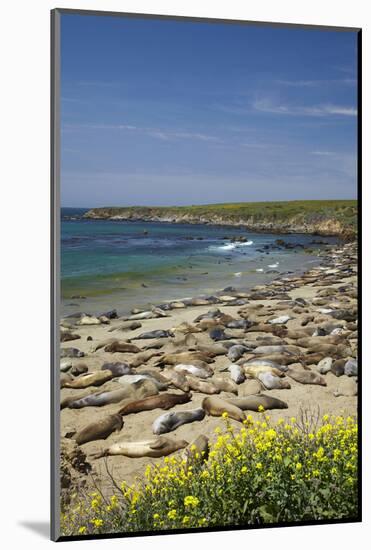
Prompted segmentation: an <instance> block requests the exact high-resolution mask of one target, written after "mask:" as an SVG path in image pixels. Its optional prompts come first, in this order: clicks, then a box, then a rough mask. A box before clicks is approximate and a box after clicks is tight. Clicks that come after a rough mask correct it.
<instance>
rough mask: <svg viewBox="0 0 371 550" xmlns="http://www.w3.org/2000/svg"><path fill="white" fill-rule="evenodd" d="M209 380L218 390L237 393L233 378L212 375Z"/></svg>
mask: <svg viewBox="0 0 371 550" xmlns="http://www.w3.org/2000/svg"><path fill="white" fill-rule="evenodd" d="M211 382H212V384H213V385H214V386H215V387H216V388H217V389H218V390H219V391H226V392H230V393H235V394H237V393H238V388H237V384H236V383H235V382H233V380H231V379H230V378H224V377H222V376H214V377H213V378H212V380H211Z"/></svg>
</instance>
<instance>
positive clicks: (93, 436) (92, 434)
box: [73, 414, 124, 445]
mask: <svg viewBox="0 0 371 550" xmlns="http://www.w3.org/2000/svg"><path fill="white" fill-rule="evenodd" d="M123 424H124V421H123V420H122V416H121V415H119V414H111V415H109V416H106V417H105V418H103V419H102V420H97V421H96V422H92V423H91V424H89V425H88V426H86V427H85V428H83V429H82V430H80V431H79V432H78V433H77V434H76V435H75V436H74V437H73V439H74V440H75V441H76V443H77V444H78V445H83V444H84V443H88V442H89V441H95V440H97V439H106V438H107V437H108V436H109V435H111V433H112V432H115V431H117V432H118V431H120V430H121V428H122V426H123Z"/></svg>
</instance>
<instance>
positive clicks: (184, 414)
mask: <svg viewBox="0 0 371 550" xmlns="http://www.w3.org/2000/svg"><path fill="white" fill-rule="evenodd" d="M204 418H205V411H204V409H203V408H198V409H192V410H189V411H178V412H175V411H171V412H169V413H165V414H162V415H161V416H159V417H158V418H156V420H155V421H154V422H153V425H152V431H153V433H154V434H156V435H160V434H164V433H168V432H172V431H174V430H176V429H177V428H179V426H182V425H183V424H188V423H189V422H195V421H196V420H203V419H204Z"/></svg>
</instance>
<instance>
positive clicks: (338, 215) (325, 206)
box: [87, 200, 357, 236]
mask: <svg viewBox="0 0 371 550" xmlns="http://www.w3.org/2000/svg"><path fill="white" fill-rule="evenodd" d="M111 216H125V217H133V218H140V217H146V218H151V217H156V216H157V217H172V216H174V217H175V218H177V219H179V218H182V219H183V221H193V222H195V221H197V219H198V218H202V221H203V222H205V221H209V222H210V223H226V224H229V223H231V224H243V223H245V224H246V225H249V226H257V229H258V228H260V229H262V227H261V225H262V224H273V225H274V226H275V225H277V227H278V226H281V229H283V228H284V226H291V228H292V227H294V228H295V227H298V228H299V227H302V226H304V225H305V226H310V227H312V228H313V230H314V231H318V232H320V233H321V232H322V233H326V227H327V228H328V232H329V233H331V232H333V233H335V234H340V233H345V234H347V235H349V236H351V235H355V234H356V232H357V201H355V200H324V201H321V200H318V201H285V202H251V203H225V204H205V205H197V206H162V207H149V206H147V207H144V206H132V207H104V208H94V209H92V210H90V211H89V213H88V215H87V217H99V218H108V217H111ZM322 227H323V230H322V229H321V228H322ZM308 229H309V227H308Z"/></svg>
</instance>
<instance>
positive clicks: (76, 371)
mask: <svg viewBox="0 0 371 550" xmlns="http://www.w3.org/2000/svg"><path fill="white" fill-rule="evenodd" d="M88 370H89V367H88V365H85V364H84V363H78V364H77V365H74V366H73V367H72V369H71V370H70V373H71V374H73V376H79V375H80V374H85V373H86V372H88Z"/></svg>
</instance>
